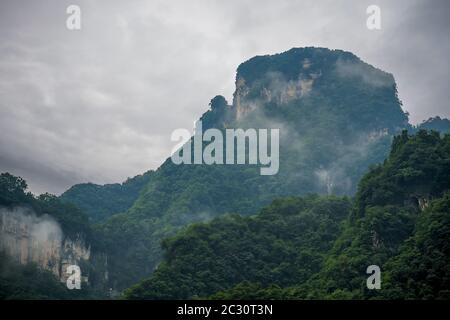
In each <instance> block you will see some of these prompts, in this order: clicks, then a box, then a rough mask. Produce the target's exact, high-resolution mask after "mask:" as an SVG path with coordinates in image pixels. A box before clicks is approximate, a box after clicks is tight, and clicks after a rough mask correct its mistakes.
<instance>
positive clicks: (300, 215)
mask: <svg viewBox="0 0 450 320" xmlns="http://www.w3.org/2000/svg"><path fill="white" fill-rule="evenodd" d="M350 207H351V204H350V201H349V200H348V199H346V198H337V197H334V196H328V197H325V196H324V197H319V196H309V197H305V198H288V199H283V200H276V201H274V202H273V203H272V204H271V205H270V206H268V207H266V208H264V209H263V210H262V211H261V212H260V213H259V214H258V215H256V216H251V217H242V216H239V215H230V216H229V215H227V216H224V217H220V218H216V219H214V220H213V221H212V222H209V223H199V224H194V225H191V226H189V227H187V228H186V229H185V230H183V231H182V232H180V233H178V234H177V236H175V237H173V238H169V239H166V240H165V241H164V243H163V247H164V248H165V255H164V261H163V263H161V264H160V265H159V267H158V269H157V270H156V272H155V273H154V274H153V275H152V277H151V278H150V279H149V280H145V281H143V282H142V283H140V284H139V285H137V286H134V287H132V288H131V289H130V290H128V291H127V292H126V297H127V298H128V299H188V298H193V297H206V296H209V295H211V294H213V293H215V292H216V291H219V290H223V289H226V288H229V287H230V286H233V285H235V284H238V283H240V282H242V281H250V282H255V283H261V284H262V285H265V286H267V285H270V284H278V285H282V286H289V285H294V284H297V283H302V282H305V281H306V280H307V279H308V278H309V277H311V275H312V274H314V273H316V272H318V271H319V270H320V268H321V266H322V263H323V257H324V254H325V253H326V252H327V251H328V250H330V248H331V246H332V245H333V242H334V240H335V239H336V238H337V236H338V235H339V234H340V232H341V231H342V230H341V222H342V221H343V220H344V219H345V218H346V217H347V215H348V213H349V210H350Z"/></svg>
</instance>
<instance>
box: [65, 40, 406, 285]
mask: <svg viewBox="0 0 450 320" xmlns="http://www.w3.org/2000/svg"><path fill="white" fill-rule="evenodd" d="M201 120H202V121H203V127H204V129H206V128H211V127H214V128H218V129H220V130H224V129H225V128H244V129H245V128H278V129H280V157H279V159H280V167H279V172H278V173H277V174H276V175H273V176H261V175H260V170H259V167H258V166H256V165H239V166H237V165H185V164H182V165H175V164H174V163H172V161H171V160H170V159H167V160H166V161H165V162H164V163H163V164H162V165H161V167H160V168H158V170H156V172H155V173H154V174H152V176H151V179H149V180H148V183H147V184H146V185H145V186H144V187H143V188H142V190H141V191H140V194H139V196H138V198H137V199H136V201H135V202H134V204H133V205H132V206H131V208H130V209H128V210H126V211H124V212H123V213H120V214H117V215H114V216H112V217H111V218H110V219H109V220H107V221H105V222H104V223H101V225H100V226H99V228H98V230H99V231H100V232H101V233H102V235H103V237H104V238H105V239H106V246H107V248H109V249H108V252H109V255H110V267H111V273H110V276H111V278H110V279H111V282H112V286H113V287H115V288H124V287H127V286H129V285H131V284H133V283H135V282H137V281H139V280H140V279H142V277H145V276H148V275H149V274H150V273H151V272H152V271H153V270H154V268H155V266H156V265H157V264H158V262H159V261H160V259H161V249H160V242H161V240H162V239H163V238H164V237H167V236H170V235H172V234H174V233H175V232H176V230H178V229H179V228H181V227H183V226H185V225H187V224H189V223H192V222H198V221H206V220H210V219H213V218H214V217H217V216H221V215H223V214H226V213H229V212H233V213H239V214H244V215H250V214H255V213H257V212H258V211H259V210H260V209H261V208H262V207H263V206H265V205H268V204H270V203H271V201H273V200H274V199H276V198H279V197H286V196H298V195H306V194H308V193H318V194H325V195H327V194H337V195H352V194H354V192H355V190H356V185H357V183H358V181H359V179H360V178H361V176H362V175H363V174H364V173H365V171H366V170H367V168H368V167H369V166H370V165H371V164H375V163H379V162H382V161H383V160H384V159H385V157H386V156H387V154H388V150H389V146H390V143H391V139H392V136H393V135H394V134H395V133H396V132H398V131H399V130H401V129H402V128H411V126H410V125H409V124H408V117H407V114H405V113H404V112H403V111H402V109H401V103H400V101H399V99H398V97H397V90H396V85H395V81H394V78H393V76H392V75H391V74H389V73H386V72H383V71H381V70H379V69H376V68H375V67H373V66H370V65H368V64H366V63H364V62H363V61H361V60H360V59H359V58H358V57H356V56H355V55H353V54H351V53H349V52H344V51H340V50H329V49H324V48H298V49H292V50H289V51H287V52H284V53H282V54H277V55H272V56H258V57H255V58H252V59H250V60H249V61H247V62H244V63H243V64H241V65H240V66H239V68H238V70H237V75H236V91H235V93H234V98H233V102H232V104H231V105H229V104H228V102H226V100H225V99H224V98H223V97H220V96H217V97H215V98H214V99H213V100H212V101H211V103H210V110H209V111H207V112H206V113H205V114H204V115H203V116H202V117H201ZM66 198H67V199H68V198H70V197H66ZM100 202H102V201H101V200H100ZM124 260H126V261H127V262H128V263H127V264H123V263H122V262H123V261H124Z"/></svg>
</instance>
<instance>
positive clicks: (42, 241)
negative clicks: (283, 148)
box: [0, 207, 91, 282]
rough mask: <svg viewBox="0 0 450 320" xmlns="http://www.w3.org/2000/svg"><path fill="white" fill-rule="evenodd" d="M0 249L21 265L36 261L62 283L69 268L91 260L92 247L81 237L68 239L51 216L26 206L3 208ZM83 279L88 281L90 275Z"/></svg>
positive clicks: (78, 235) (84, 273) (0, 217)
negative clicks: (38, 213)
mask: <svg viewBox="0 0 450 320" xmlns="http://www.w3.org/2000/svg"><path fill="white" fill-rule="evenodd" d="M0 250H3V251H5V252H6V253H8V254H9V255H10V256H11V257H13V259H14V260H16V261H17V262H19V263H21V264H27V263H31V262H34V263H36V264H37V265H39V266H40V267H42V268H44V269H47V270H50V271H51V272H52V273H53V274H55V275H56V276H57V277H58V278H59V279H60V280H61V281H63V282H65V280H66V279H67V277H68V276H69V275H68V274H67V273H66V270H67V266H69V265H80V264H83V262H86V261H89V260H90V259H91V248H90V245H89V244H87V243H86V241H85V239H84V237H83V235H82V234H77V235H76V236H75V237H72V238H69V237H67V236H65V235H64V232H63V231H62V229H61V227H60V225H59V224H58V223H57V222H56V221H55V220H54V219H53V218H52V217H51V216H49V215H41V216H37V215H36V214H35V212H34V211H33V210H32V209H30V208H26V207H14V208H6V207H3V208H0ZM82 276H83V279H84V280H85V281H87V280H88V279H87V273H86V272H83V270H82Z"/></svg>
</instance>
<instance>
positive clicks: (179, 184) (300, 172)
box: [0, 48, 450, 299]
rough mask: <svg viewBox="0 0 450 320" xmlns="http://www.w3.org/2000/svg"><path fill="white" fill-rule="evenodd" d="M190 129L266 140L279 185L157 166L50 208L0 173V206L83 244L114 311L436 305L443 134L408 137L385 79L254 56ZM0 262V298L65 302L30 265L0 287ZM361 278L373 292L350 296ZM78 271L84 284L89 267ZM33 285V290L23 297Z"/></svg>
mask: <svg viewBox="0 0 450 320" xmlns="http://www.w3.org/2000/svg"><path fill="white" fill-rule="evenodd" d="M200 120H202V123H203V129H204V130H206V129H208V128H218V129H219V130H222V131H223V130H225V129H226V128H244V129H245V128H278V129H280V168H279V172H278V174H276V175H274V176H261V175H260V170H259V166H256V165H216V164H213V165H185V164H182V165H175V164H174V163H173V162H172V161H171V159H170V158H168V159H167V160H166V161H165V162H164V163H163V164H162V165H161V166H160V167H159V168H158V169H157V170H155V171H148V172H146V173H144V174H142V175H138V176H136V177H134V178H130V179H128V180H126V181H125V182H123V183H121V184H107V185H103V186H102V185H97V184H94V183H84V184H78V185H75V186H73V187H71V188H70V189H69V190H67V191H66V192H65V193H63V194H62V195H61V196H60V197H56V196H53V195H50V194H43V195H40V196H34V195H32V194H31V193H29V192H27V186H26V182H25V181H24V180H23V179H21V178H18V177H15V176H12V175H10V174H8V173H4V174H1V175H0V206H5V207H9V208H13V207H15V206H25V207H29V208H31V209H33V211H35V212H36V214H37V215H38V216H40V215H45V214H48V215H50V216H52V217H53V218H54V219H55V220H56V221H57V222H58V223H59V224H60V225H61V228H62V229H63V231H64V234H65V235H66V236H68V237H71V236H73V237H76V236H77V235H79V234H82V235H83V237H84V238H85V239H86V240H87V242H88V243H89V244H90V246H91V248H92V250H93V252H97V253H102V254H103V255H104V256H105V257H107V271H108V272H107V273H108V277H107V279H106V280H105V281H107V288H108V290H109V288H112V291H114V292H121V291H123V290H125V289H127V288H128V289H127V290H126V292H125V295H124V296H125V297H126V298H129V299H158V298H162V299H167V298H199V297H200V298H216V299H223V298H237V299H241V298H249V299H250V298H287V299H298V298H327V299H333V298H445V297H446V296H448V291H447V290H448V288H449V286H448V276H447V275H448V274H449V272H448V271H449V270H448V265H449V264H448V263H447V262H448V246H447V245H446V241H447V239H448V238H449V234H448V231H449V230H448V221H447V220H446V219H447V213H448V212H449V210H448V198H449V195H448V193H447V191H448V183H449V181H450V176H449V175H450V174H449V172H448V170H449V136H448V135H447V136H445V137H444V136H440V135H439V133H437V132H432V131H424V130H422V129H428V130H432V129H434V130H438V131H440V132H441V133H442V134H444V133H445V132H450V121H449V120H447V119H441V118H440V117H434V118H430V119H428V120H426V121H424V122H423V123H422V124H419V125H417V126H413V125H411V124H410V123H409V122H408V113H407V112H404V111H403V110H402V103H401V101H400V100H399V97H398V94H397V88H396V84H395V80H394V77H393V76H392V75H391V74H389V73H387V72H384V71H382V70H379V69H377V68H375V67H373V66H371V65H369V64H367V63H365V62H363V61H361V59H359V58H358V57H356V56H355V55H354V54H352V53H349V52H345V51H341V50H329V49H325V48H294V49H291V50H289V51H286V52H284V53H280V54H276V55H265V56H257V57H254V58H252V59H250V60H248V61H246V62H244V63H242V64H241V65H240V66H239V67H238V69H237V74H236V91H235V93H234V96H233V101H232V102H231V104H230V103H228V102H227V100H226V99H225V98H224V97H222V96H216V97H214V98H213V99H212V100H211V102H210V104H209V110H208V111H206V112H205V113H204V114H203V115H202V117H201V118H200ZM403 130H405V131H403ZM0 262H1V265H0V267H1V268H3V269H2V270H3V271H1V270H0V272H1V277H3V278H1V281H2V288H6V289H4V291H2V292H1V293H0V296H1V297H4V298H8V297H36V298H57V297H60V298H70V297H71V296H66V295H65V294H66V293H65V292H64V290H63V291H60V284H59V283H53V282H52V281H53V280H55V279H53V278H52V275H51V274H49V273H46V272H44V271H43V270H40V269H39V268H38V267H36V266H33V265H31V266H18V265H17V270H19V271H18V273H17V275H16V276H14V277H16V278H14V277H13V274H12V273H8V272H6V271H4V270H7V269H10V268H11V266H13V265H14V263H15V262H14V261H9V260H8V258H7V257H6V256H2V257H0ZM371 264H377V265H379V266H380V267H381V270H382V277H383V278H382V283H383V289H382V290H380V291H369V290H366V289H365V280H366V278H367V275H366V273H365V270H366V269H365V268H366V267H367V266H368V265H371ZM103 267H104V266H102V268H103ZM87 270H89V272H90V277H89V278H90V279H92V281H93V283H95V281H96V278H97V279H99V278H100V276H99V275H98V274H97V273H96V266H95V265H88V266H87ZM41 275H42V276H41ZM36 276H38V277H41V278H42V279H43V280H42V281H44V282H45V283H46V284H45V285H44V284H42V283H39V282H33V281H31V280H30V281H31V282H30V283H31V284H32V287H27V286H26V285H24V283H25V282H27V279H28V278H30V279H31V278H32V277H36ZM14 279H15V280H14ZM50 279H53V280H50ZM143 279H145V280H143ZM411 279H414V280H411ZM416 279H417V281H416ZM102 281H103V280H101V281H100V280H99V282H102ZM15 283H17V286H15V285H14V284H15ZM33 283H35V285H34V284H33ZM3 284H4V285H3ZM37 286H42V287H43V288H46V287H47V288H54V289H51V290H54V292H55V293H54V294H48V295H46V294H47V293H46V292H45V291H46V290H43V291H40V290H39V289H38V288H37ZM102 288H103V289H105V288H106V284H105V285H104V286H103V284H102ZM49 290H50V289H49ZM104 295H105V292H96V293H93V292H87V293H86V296H85V297H94V296H96V297H104Z"/></svg>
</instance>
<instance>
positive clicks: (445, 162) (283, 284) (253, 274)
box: [126, 130, 450, 299]
mask: <svg viewBox="0 0 450 320" xmlns="http://www.w3.org/2000/svg"><path fill="white" fill-rule="evenodd" d="M449 219H450V134H447V135H445V136H444V137H440V136H439V134H438V133H436V132H426V131H423V130H422V131H419V132H418V133H417V134H416V135H414V136H409V135H408V134H407V133H406V131H405V132H403V133H402V134H401V135H399V136H397V137H396V138H395V139H394V141H393V144H392V151H391V153H390V156H389V157H388V159H387V160H386V161H385V162H384V164H382V165H379V166H376V167H374V168H372V169H371V170H370V172H369V173H367V174H366V175H365V176H364V178H363V179H362V180H361V182H360V184H359V189H358V193H357V195H356V198H355V201H354V204H353V208H351V205H350V202H349V201H348V200H346V199H339V198H333V197H332V198H330V197H328V198H323V197H322V198H321V197H306V198H294V199H282V200H277V201H275V202H274V203H273V204H272V205H271V206H269V207H268V208H265V209H263V210H262V211H261V213H260V214H258V215H256V216H252V217H248V218H243V217H240V216H231V217H222V218H218V219H215V220H213V221H212V222H209V223H203V224H196V225H193V226H189V227H188V228H186V229H184V230H183V231H182V232H180V233H178V234H177V236H176V237H173V238H170V239H167V240H165V241H164V248H165V255H164V260H163V262H162V263H161V264H160V266H159V267H158V269H157V270H156V272H154V273H153V275H152V276H151V277H150V278H149V279H148V280H145V281H142V282H141V283H140V284H139V285H136V286H134V287H132V288H131V289H129V290H128V291H127V292H126V297H127V298H129V299H168V298H195V297H198V296H200V297H205V296H208V295H211V294H213V293H214V291H218V292H217V293H215V294H213V295H212V296H211V297H212V298H216V299H255V298H256V299H262V298H265V299H299V298H303V299H304V298H314V299H317V298H319V299H324V298H326V299H335V298H337V299H343V298H344V299H349V298H353V299H355V298H357V299H368V298H381V299H440V298H447V299H448V297H449V292H450V278H449V271H450V270H449V261H450V250H449V248H450V247H449V245H448V239H449V237H450V223H449V221H450V220H449ZM369 265H378V266H380V268H381V270H382V288H381V290H368V289H367V288H366V279H367V277H368V275H367V274H366V268H367V267H368V266H369Z"/></svg>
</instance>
